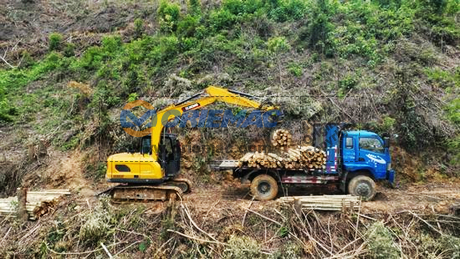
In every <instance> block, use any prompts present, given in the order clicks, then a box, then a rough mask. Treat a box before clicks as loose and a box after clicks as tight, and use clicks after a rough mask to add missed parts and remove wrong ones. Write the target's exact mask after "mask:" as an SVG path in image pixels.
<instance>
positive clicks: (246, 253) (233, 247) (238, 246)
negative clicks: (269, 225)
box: [223, 235, 264, 258]
mask: <svg viewBox="0 0 460 259" xmlns="http://www.w3.org/2000/svg"><path fill="white" fill-rule="evenodd" d="M223 258H264V256H263V254H262V252H261V248H260V245H259V244H258V243H257V241H256V240H254V239H252V238H250V237H248V236H242V237H238V236H235V235H232V236H231V237H230V240H228V246H226V248H225V250H224V253H223Z"/></svg>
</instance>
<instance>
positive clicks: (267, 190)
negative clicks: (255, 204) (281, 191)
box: [251, 174, 278, 201]
mask: <svg viewBox="0 0 460 259" xmlns="http://www.w3.org/2000/svg"><path fill="white" fill-rule="evenodd" d="M251 194H252V196H254V198H255V199H256V200H259V201H268V200H273V198H275V197H276V195H277V194H278V183H277V182H276V180H275V179H274V178H273V177H271V176H270V175H267V174H261V175H258V176H257V177H256V178H254V179H253V180H252V183H251Z"/></svg>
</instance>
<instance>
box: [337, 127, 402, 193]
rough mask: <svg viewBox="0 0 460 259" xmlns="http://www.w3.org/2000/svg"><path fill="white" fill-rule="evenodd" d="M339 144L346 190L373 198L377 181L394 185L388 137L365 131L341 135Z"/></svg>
mask: <svg viewBox="0 0 460 259" xmlns="http://www.w3.org/2000/svg"><path fill="white" fill-rule="evenodd" d="M340 142H341V145H340V157H341V159H342V161H341V167H342V168H341V169H342V170H341V171H342V177H341V178H342V186H341V188H342V189H343V190H345V189H347V191H348V192H349V193H351V194H354V195H359V196H363V197H369V198H373V197H374V195H375V181H379V180H388V182H390V184H392V185H393V184H394V180H395V171H394V170H393V169H392V168H391V157H390V150H389V138H388V137H384V138H382V137H380V136H379V135H378V134H376V133H374V132H371V131H366V130H356V131H342V132H341V138H340Z"/></svg>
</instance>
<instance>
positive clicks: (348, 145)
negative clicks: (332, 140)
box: [342, 135, 356, 164]
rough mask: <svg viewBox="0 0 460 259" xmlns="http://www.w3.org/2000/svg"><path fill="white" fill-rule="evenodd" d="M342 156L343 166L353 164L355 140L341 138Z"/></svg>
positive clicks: (345, 137) (349, 137)
mask: <svg viewBox="0 0 460 259" xmlns="http://www.w3.org/2000/svg"><path fill="white" fill-rule="evenodd" d="M342 154H343V155H342V159H343V163H344V164H349V163H354V162H355V161H356V151H355V139H354V138H353V137H352V136H347V135H345V136H344V137H343V139H342Z"/></svg>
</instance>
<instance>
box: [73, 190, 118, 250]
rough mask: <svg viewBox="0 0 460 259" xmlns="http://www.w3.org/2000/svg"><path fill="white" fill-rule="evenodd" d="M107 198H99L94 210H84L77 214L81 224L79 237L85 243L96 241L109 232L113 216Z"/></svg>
mask: <svg viewBox="0 0 460 259" xmlns="http://www.w3.org/2000/svg"><path fill="white" fill-rule="evenodd" d="M109 206H110V204H109V198H101V199H100V200H99V203H98V204H97V206H96V207H95V208H94V210H92V211H91V210H86V211H85V212H86V213H81V214H80V215H79V217H80V221H81V222H82V225H81V227H80V238H81V240H82V241H83V242H85V243H93V242H98V241H99V240H101V239H102V238H103V237H105V236H107V235H108V234H109V233H110V229H111V228H112V224H113V222H112V221H113V220H114V219H113V218H112V215H113V213H112V211H111V210H110V207H109Z"/></svg>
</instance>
